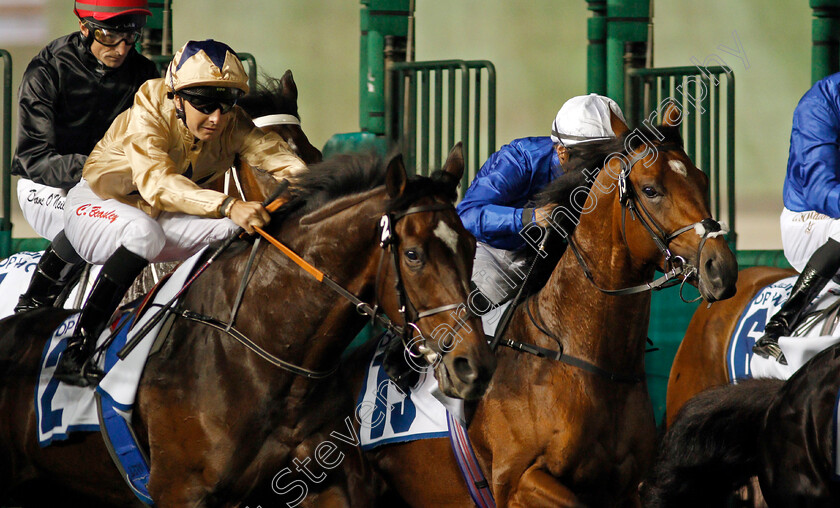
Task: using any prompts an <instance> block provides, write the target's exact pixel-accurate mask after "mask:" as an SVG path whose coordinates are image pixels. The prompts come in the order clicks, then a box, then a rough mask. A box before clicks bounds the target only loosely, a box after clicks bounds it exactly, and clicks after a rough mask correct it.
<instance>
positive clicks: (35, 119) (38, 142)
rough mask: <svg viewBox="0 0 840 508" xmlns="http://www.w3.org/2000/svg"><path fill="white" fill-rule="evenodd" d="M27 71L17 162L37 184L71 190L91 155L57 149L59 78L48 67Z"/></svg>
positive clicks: (19, 126)
mask: <svg viewBox="0 0 840 508" xmlns="http://www.w3.org/2000/svg"><path fill="white" fill-rule="evenodd" d="M33 65H34V62H33V64H31V65H30V68H28V69H27V70H26V73H25V74H24V77H23V80H22V81H21V85H20V101H19V103H18V115H19V116H18V145H17V151H16V154H15V161H16V163H17V165H18V166H19V169H20V170H23V172H25V173H26V177H27V178H29V179H30V180H32V181H33V182H35V183H39V184H42V185H47V186H50V187H60V188H63V189H69V188H71V187H73V186H74V185H76V183H77V182H78V181H79V179H80V178H81V177H82V167H83V166H84V164H85V159H87V154H78V153H71V154H65V155H62V154H60V153H58V150H57V148H56V133H55V129H54V125H55V123H56V121H55V108H56V107H57V104H56V102H57V101H58V97H59V91H58V85H57V83H56V82H55V79H56V77H55V76H53V74H52V72H50V70H49V69H48V68H47V67H45V66H33Z"/></svg>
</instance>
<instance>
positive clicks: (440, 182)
mask: <svg viewBox="0 0 840 508" xmlns="http://www.w3.org/2000/svg"><path fill="white" fill-rule="evenodd" d="M396 155H397V154H396V153H395V152H392V153H391V154H390V155H389V156H387V157H382V156H381V155H378V154H377V153H375V152H372V151H371V152H359V153H340V154H337V155H334V156H332V157H330V158H328V159H326V160H324V161H322V162H319V163H317V164H312V165H310V166H309V170H308V171H307V172H306V173H304V174H303V175H302V176H301V177H300V178H299V179H298V180H297V181H296V182H295V183H294V188H293V189H292V191H291V192H292V198H291V199H290V200H289V202H288V203H286V204H285V205H283V206H282V207H280V209H278V210H277V214H279V215H281V216H286V215H288V214H291V213H292V212H293V211H299V212H300V214H307V213H310V212H313V211H315V210H317V209H319V208H321V207H323V206H325V205H327V204H328V203H330V202H332V201H335V200H336V199H339V198H342V197H345V196H350V195H353V194H359V193H362V192H365V191H368V190H372V189H374V188H376V187H379V186H381V185H384V184H385V176H386V174H387V169H388V162H389V161H390V160H391V159H392V158H393V157H395V156H396ZM422 196H442V197H444V198H446V199H448V200H450V201H452V202H454V201H455V199H456V197H457V191H456V188H455V185H454V184H453V183H452V181H451V179H450V178H449V177H448V174H447V173H444V172H442V171H440V170H438V171H435V172H434V173H432V175H431V176H429V177H425V176H411V177H409V179H408V182H407V184H406V191H405V192H404V193H403V195H402V196H399V197H397V198H395V199H391V200H389V201H388V203H387V205H386V209H387V210H388V211H395V210H401V209H403V208H405V207H407V206H408V205H409V204H411V203H413V202H414V201H416V200H417V199H419V198H420V197H422Z"/></svg>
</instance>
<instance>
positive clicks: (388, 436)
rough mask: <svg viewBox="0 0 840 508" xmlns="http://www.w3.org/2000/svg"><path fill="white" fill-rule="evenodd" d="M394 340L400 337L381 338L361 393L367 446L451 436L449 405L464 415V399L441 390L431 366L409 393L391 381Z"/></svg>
mask: <svg viewBox="0 0 840 508" xmlns="http://www.w3.org/2000/svg"><path fill="white" fill-rule="evenodd" d="M391 340H400V339H399V338H397V337H394V336H392V335H391V334H390V333H384V334H383V335H382V337H381V338H380V339H379V345H378V346H377V348H376V352H375V353H374V355H373V358H372V359H371V362H370V364H369V366H368V371H367V374H366V375H365V382H364V384H363V385H362V391H361V393H360V394H359V399H358V404H357V406H356V408H357V409H356V416H357V419H358V421H359V426H360V429H359V431H360V432H359V438H360V439H361V445H362V449H363V450H371V449H373V448H376V447H377V446H381V445H384V444H387V443H400V442H405V441H416V440H418V439H428V438H435V437H447V436H448V435H449V428H448V424H447V418H446V411H447V406H448V407H451V408H452V409H453V411H455V412H456V414H459V415H461V418H463V401H461V400H456V399H451V398H449V397H446V396H445V395H443V394H442V393H440V390H439V388H438V384H437V380H436V379H435V376H434V374H433V372H432V370H431V369H426V371H425V372H423V373H422V374H421V375H420V381H419V382H418V384H417V385H416V386H414V387H412V389H411V390H410V391H409V393H407V394H406V393H403V391H402V390H400V389H399V387H397V385H396V384H394V383H393V382H392V381H391V379H390V378H389V377H388V374H386V373H385V369H383V368H382V359H383V357H384V356H385V347H386V346H387V345H388V343H389V342H390V341H391ZM440 399H443V400H444V401H445V402H446V404H447V405H446V406H445V405H444V404H443V403H442V402H441V400H440Z"/></svg>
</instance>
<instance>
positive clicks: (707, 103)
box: [624, 66, 736, 251]
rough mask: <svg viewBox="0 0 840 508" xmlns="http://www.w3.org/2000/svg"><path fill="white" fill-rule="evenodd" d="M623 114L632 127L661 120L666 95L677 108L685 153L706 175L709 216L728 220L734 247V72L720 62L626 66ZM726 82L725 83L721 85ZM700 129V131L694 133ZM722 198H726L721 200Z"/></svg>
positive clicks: (728, 236)
mask: <svg viewBox="0 0 840 508" xmlns="http://www.w3.org/2000/svg"><path fill="white" fill-rule="evenodd" d="M627 77H628V80H629V82H628V86H627V89H626V90H627V94H626V97H625V109H624V113H625V115H626V117H627V120H628V122H629V123H630V126H631V127H632V126H637V125H641V124H642V123H647V124H650V123H654V124H657V123H661V114H662V113H663V112H664V111H663V110H664V107H663V104H664V103H665V101H667V100H668V99H669V98H670V99H672V100H674V101H676V103H677V104H678V105H679V106H680V107H681V109H682V112H683V116H682V123H681V124H680V129H681V132H682V136H683V140H684V143H685V151H686V153H687V154H688V156H689V157H690V158H691V160H692V161H694V164H695V165H696V166H697V167H698V168H700V169H702V170H703V172H705V173H706V175H708V176H709V190H708V192H709V196H708V197H709V204H710V206H711V212H712V216H713V217H715V218H717V219H723V218H725V219H726V222H727V224H728V225H729V234H728V235H727V239H728V241H729V244H730V246H731V247H732V250H733V251H734V250H735V240H736V234H735V74H734V72H733V71H732V69H729V68H727V67H721V66H714V67H705V68H703V69H700V68H698V67H664V68H661V69H630V70H628V71H627ZM724 81H725V82H726V83H725V85H724ZM698 130H699V134H698ZM723 196H726V198H725V202H723V201H724V200H723Z"/></svg>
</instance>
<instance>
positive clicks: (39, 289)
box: [15, 231, 86, 314]
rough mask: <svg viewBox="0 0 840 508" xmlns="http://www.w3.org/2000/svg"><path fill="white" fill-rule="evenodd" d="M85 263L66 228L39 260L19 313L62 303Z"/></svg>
mask: <svg viewBox="0 0 840 508" xmlns="http://www.w3.org/2000/svg"><path fill="white" fill-rule="evenodd" d="M85 266H86V263H85V262H84V260H83V259H82V258H80V257H79V255H78V254H76V252H75V251H74V250H73V247H72V246H71V245H70V242H68V241H67V239H66V238H65V237H64V232H63V231H62V232H61V233H60V234H59V236H57V237H56V239H55V240H54V241H53V243H52V244H51V245H50V246H49V247H47V250H46V251H44V255H42V256H41V260H40V261H38V267H37V268H36V269H35V273H33V274H32V280H31V281H30V282H29V288H28V289H27V290H26V292H25V293H23V294H22V295H20V298H19V299H18V303H17V305H15V313H16V314H19V313H21V312H26V311H28V310H35V309H38V308H41V307H52V306H53V305H62V304H63V303H64V301H63V300H64V298H66V296H67V294H68V293H69V290H70V289H72V287H73V285H74V284H75V283H76V281H78V280H79V276H80V275H81V274H82V271H83V270H84V268H85Z"/></svg>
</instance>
